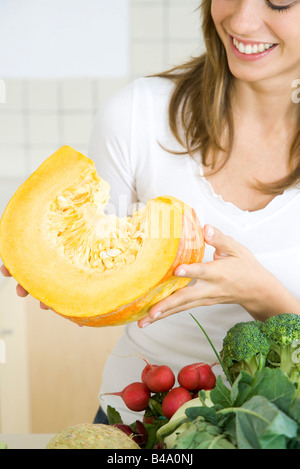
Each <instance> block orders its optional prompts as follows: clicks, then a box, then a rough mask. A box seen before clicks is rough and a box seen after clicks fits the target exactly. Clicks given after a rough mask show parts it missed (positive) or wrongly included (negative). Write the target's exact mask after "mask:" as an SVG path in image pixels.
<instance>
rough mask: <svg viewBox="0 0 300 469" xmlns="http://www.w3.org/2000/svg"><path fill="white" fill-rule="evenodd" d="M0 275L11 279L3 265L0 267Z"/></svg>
mask: <svg viewBox="0 0 300 469" xmlns="http://www.w3.org/2000/svg"><path fill="white" fill-rule="evenodd" d="M0 271H1V274H2V275H4V277H11V275H10V273H9V271H8V269H7V268H6V267H5V265H1V267H0Z"/></svg>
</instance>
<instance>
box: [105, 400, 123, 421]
mask: <svg viewBox="0 0 300 469" xmlns="http://www.w3.org/2000/svg"><path fill="white" fill-rule="evenodd" d="M106 412H107V418H108V422H109V424H110V425H114V424H115V423H123V421H122V418H121V415H120V414H119V412H118V411H117V410H116V409H115V408H114V407H111V406H110V405H109V406H107V410H106Z"/></svg>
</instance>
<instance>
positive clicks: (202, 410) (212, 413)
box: [185, 406, 219, 425]
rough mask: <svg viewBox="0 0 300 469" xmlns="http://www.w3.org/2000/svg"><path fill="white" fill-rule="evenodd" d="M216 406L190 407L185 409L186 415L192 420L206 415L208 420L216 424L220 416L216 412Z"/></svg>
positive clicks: (205, 417)
mask: <svg viewBox="0 0 300 469" xmlns="http://www.w3.org/2000/svg"><path fill="white" fill-rule="evenodd" d="M216 408H217V407H216V406H212V407H202V406H199V407H188V408H187V409H185V414H186V416H187V417H188V418H189V419H190V420H191V421H193V420H196V418H197V417H204V419H205V420H207V421H208V422H212V423H214V424H215V425H217V424H218V420H219V418H218V416H217V412H216Z"/></svg>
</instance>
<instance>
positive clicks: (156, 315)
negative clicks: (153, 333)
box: [153, 311, 162, 319]
mask: <svg viewBox="0 0 300 469" xmlns="http://www.w3.org/2000/svg"><path fill="white" fill-rule="evenodd" d="M161 314H162V313H161V311H157V313H155V315H154V318H153V319H156V318H158V317H159V316H160V315H161Z"/></svg>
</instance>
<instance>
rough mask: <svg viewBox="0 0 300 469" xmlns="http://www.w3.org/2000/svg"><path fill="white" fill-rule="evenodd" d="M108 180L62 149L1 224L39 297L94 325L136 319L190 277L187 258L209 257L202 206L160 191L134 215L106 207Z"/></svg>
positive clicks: (11, 253) (0, 250) (2, 252)
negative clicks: (185, 273)
mask: <svg viewBox="0 0 300 469" xmlns="http://www.w3.org/2000/svg"><path fill="white" fill-rule="evenodd" d="M109 189H110V188H109V185H108V184H107V183H106V182H105V181H104V180H103V179H102V178H100V177H99V176H98V174H97V172H96V169H95V166H94V163H93V162H92V161H91V160H90V159H89V158H87V157H85V156H84V155H82V154H80V153H79V152H77V151H76V150H74V149H72V148H71V147H68V146H64V147H62V148H60V149H59V150H58V151H57V152H55V153H54V154H53V155H52V156H50V158H48V159H47V160H46V161H45V162H44V163H43V164H42V165H41V166H40V167H39V168H38V169H37V171H35V173H33V174H32V175H31V176H30V177H29V178H28V179H27V181H25V182H24V183H23V184H22V186H20V188H19V189H18V190H17V192H16V193H15V195H14V196H13V197H12V199H11V200H10V202H9V204H8V206H7V207H6V209H5V211H4V214H3V216H2V219H1V222H0V256H1V258H2V261H3V263H4V264H5V266H6V267H7V268H8V270H9V271H10V273H11V275H12V276H13V277H14V278H15V279H16V280H17V282H18V283H20V284H21V285H22V286H23V287H24V288H25V289H26V290H27V291H28V292H29V293H30V294H31V295H32V296H33V297H35V298H37V299H38V300H40V301H41V302H43V303H45V304H47V305H48V306H49V307H50V308H51V309H53V310H54V311H55V312H57V313H58V314H60V315H62V316H64V317H66V318H68V319H70V320H72V321H74V322H76V323H78V324H81V325H88V326H95V327H97V326H106V325H119V324H124V323H126V322H131V321H136V320H138V319H140V318H141V317H143V316H145V315H146V314H147V311H148V310H149V308H150V306H152V304H154V303H156V302H157V301H159V300H160V299H163V298H165V297H166V296H168V295H169V294H171V293H172V292H173V291H175V290H176V289H178V288H182V287H183V286H185V285H187V284H188V283H189V282H190V279H180V278H177V277H174V276H173V271H174V269H175V267H176V266H177V265H179V264H180V263H190V262H201V260H202V258H203V253H204V241H203V235H202V230H201V226H200V224H199V221H198V220H197V217H196V216H195V213H194V211H193V210H192V209H191V208H190V207H188V206H187V205H186V204H183V202H181V201H179V200H177V199H175V198H174V197H171V196H164V197H157V198H155V199H152V200H150V201H149V202H148V203H147V205H146V206H145V207H143V208H142V209H140V210H139V211H136V212H134V213H133V215H132V216H131V217H122V218H118V217H117V216H115V215H114V214H107V213H105V208H106V207H107V204H108V201H109Z"/></svg>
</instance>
